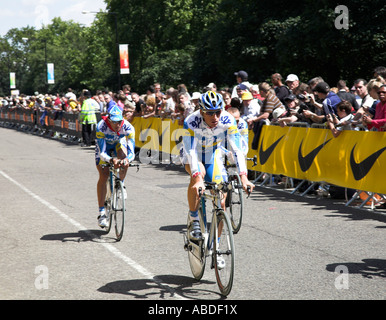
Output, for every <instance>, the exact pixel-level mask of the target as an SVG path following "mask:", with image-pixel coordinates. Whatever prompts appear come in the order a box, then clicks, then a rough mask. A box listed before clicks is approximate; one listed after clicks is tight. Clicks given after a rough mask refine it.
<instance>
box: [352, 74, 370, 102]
mask: <svg viewBox="0 0 386 320" xmlns="http://www.w3.org/2000/svg"><path fill="white" fill-rule="evenodd" d="M354 86H355V90H356V92H357V94H358V96H359V97H360V98H361V99H362V102H361V105H360V107H361V108H364V109H368V108H370V107H371V106H372V105H373V103H374V99H373V98H372V97H371V96H370V95H369V92H368V91H367V81H366V80H365V79H357V80H355V81H354Z"/></svg>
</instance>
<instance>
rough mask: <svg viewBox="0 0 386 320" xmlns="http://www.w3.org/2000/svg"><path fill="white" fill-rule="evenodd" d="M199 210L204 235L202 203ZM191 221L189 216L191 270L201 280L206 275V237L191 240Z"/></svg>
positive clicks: (188, 246)
mask: <svg viewBox="0 0 386 320" xmlns="http://www.w3.org/2000/svg"><path fill="white" fill-rule="evenodd" d="M198 212H199V215H200V226H201V232H202V234H203V235H204V234H205V224H204V221H203V219H204V218H203V214H202V204H200V207H199V209H198ZM189 223H190V219H189V217H188V231H187V233H188V235H187V238H188V245H187V251H188V258H189V265H190V270H191V271H192V274H193V277H194V278H195V279H196V280H201V278H202V276H203V275H204V271H205V263H206V257H205V239H203V240H200V241H194V240H190V239H189Z"/></svg>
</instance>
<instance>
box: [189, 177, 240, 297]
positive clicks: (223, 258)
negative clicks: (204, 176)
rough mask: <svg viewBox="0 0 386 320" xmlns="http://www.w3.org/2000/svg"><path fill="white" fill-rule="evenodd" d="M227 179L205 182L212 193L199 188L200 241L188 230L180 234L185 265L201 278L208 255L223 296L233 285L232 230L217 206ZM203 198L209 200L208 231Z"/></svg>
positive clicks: (227, 184)
mask: <svg viewBox="0 0 386 320" xmlns="http://www.w3.org/2000/svg"><path fill="white" fill-rule="evenodd" d="M230 186H231V185H230V184H229V183H228V182H221V183H219V184H216V183H212V182H205V188H206V190H212V194H208V193H205V192H202V190H200V205H199V209H198V213H199V217H200V227H201V233H202V235H203V237H202V239H201V240H192V239H190V235H189V218H188V231H187V234H186V235H185V234H184V243H185V245H184V248H185V250H186V251H187V252H188V258H189V264H190V269H191V271H192V274H193V276H194V278H195V279H196V280H201V278H202V276H203V274H204V271H205V265H206V258H207V257H209V256H210V257H211V258H212V261H211V269H213V268H214V269H215V274H216V280H217V285H218V287H219V289H220V292H221V294H222V295H223V296H227V295H228V294H229V293H230V291H231V289H232V285H233V275H234V263H235V260H234V259H235V248H234V242H233V231H232V225H231V222H230V219H229V216H228V214H227V212H226V211H224V210H223V209H222V207H221V199H223V196H224V195H223V192H227V191H228V190H230ZM206 199H209V200H212V203H213V209H212V221H211V224H210V230H209V233H208V229H209V228H208V224H207V217H206Z"/></svg>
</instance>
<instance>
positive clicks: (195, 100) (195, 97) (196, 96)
mask: <svg viewBox="0 0 386 320" xmlns="http://www.w3.org/2000/svg"><path fill="white" fill-rule="evenodd" d="M200 97H201V94H200V93H199V92H197V91H196V92H193V95H192V99H191V102H192V104H193V106H194V110H195V111H196V110H198V109H199V108H200V107H199V105H198V101H199V99H200Z"/></svg>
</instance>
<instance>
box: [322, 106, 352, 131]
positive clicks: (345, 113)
mask: <svg viewBox="0 0 386 320" xmlns="http://www.w3.org/2000/svg"><path fill="white" fill-rule="evenodd" d="M336 109H337V116H335V115H334V114H329V115H328V116H327V127H328V128H330V130H331V132H332V135H333V136H334V137H335V138H336V137H338V136H339V135H340V133H341V132H342V131H343V130H353V126H352V124H351V122H352V120H353V118H354V115H353V114H352V109H353V106H352V104H351V103H350V102H349V101H347V100H344V101H341V102H339V103H338V104H337V106H336Z"/></svg>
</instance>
